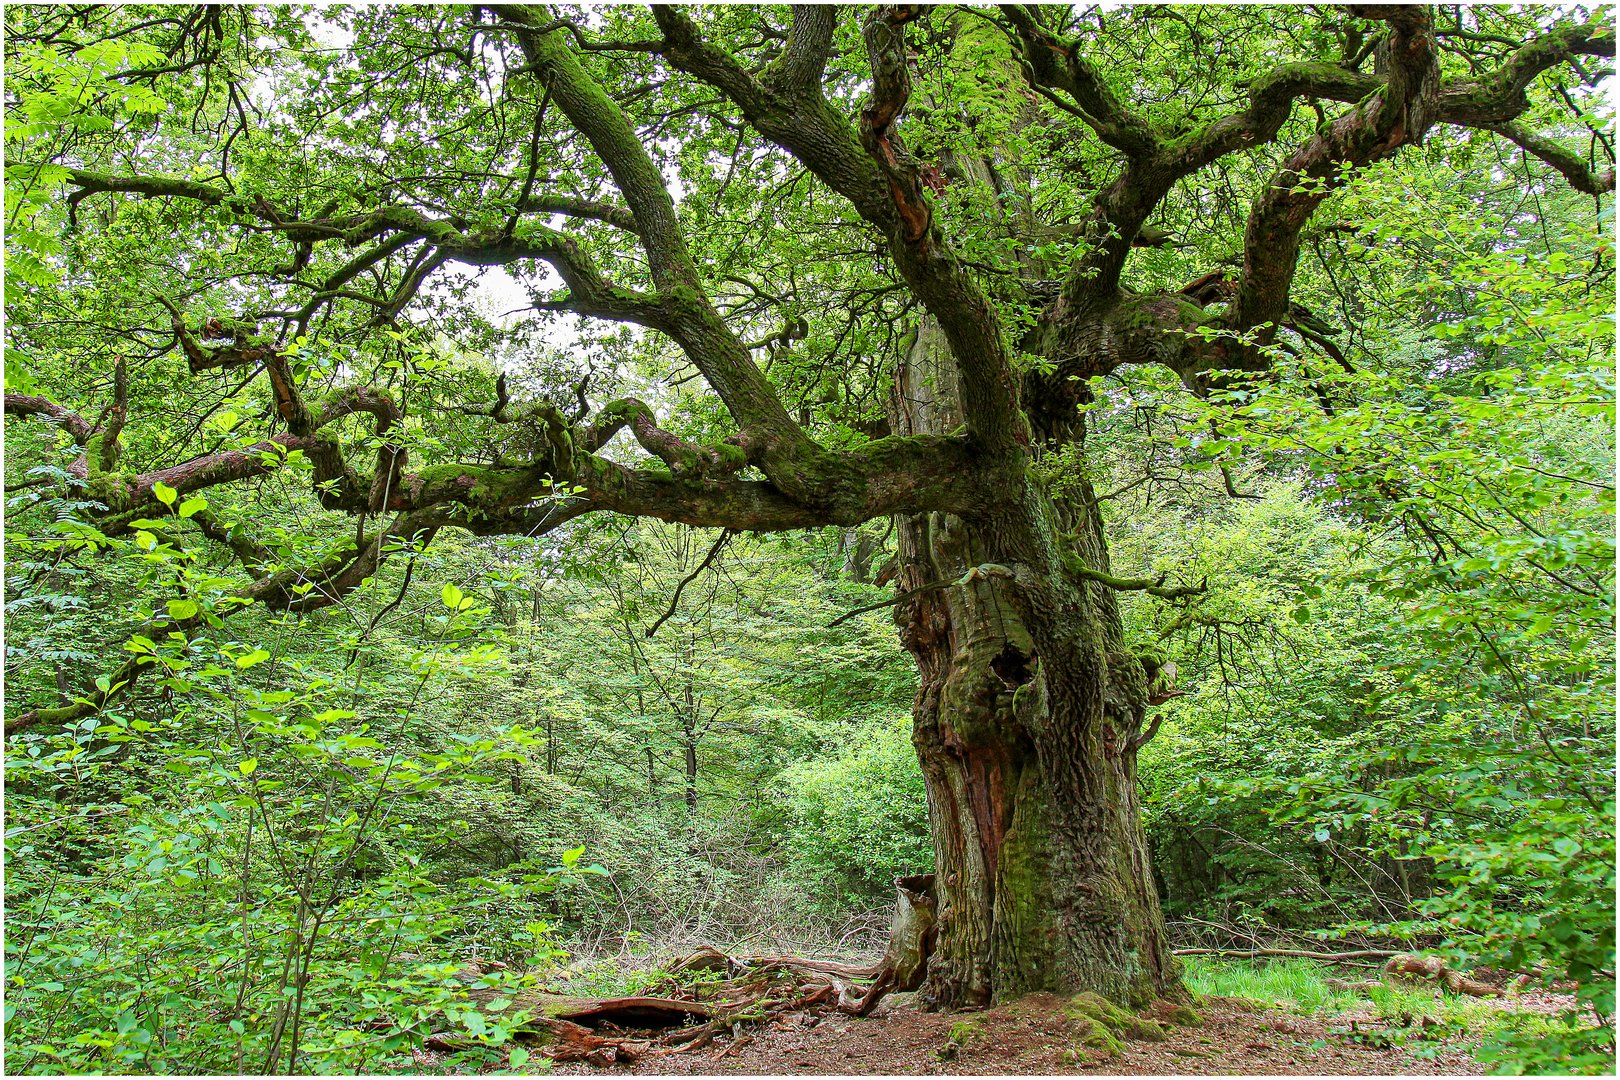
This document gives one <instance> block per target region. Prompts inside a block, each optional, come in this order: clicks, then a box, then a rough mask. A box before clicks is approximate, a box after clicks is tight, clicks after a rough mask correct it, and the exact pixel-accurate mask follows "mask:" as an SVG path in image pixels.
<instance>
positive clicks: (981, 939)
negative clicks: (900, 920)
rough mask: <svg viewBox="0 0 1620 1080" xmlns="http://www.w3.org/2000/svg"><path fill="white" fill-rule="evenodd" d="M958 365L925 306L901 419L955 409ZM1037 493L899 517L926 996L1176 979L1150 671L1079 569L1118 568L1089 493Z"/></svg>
mask: <svg viewBox="0 0 1620 1080" xmlns="http://www.w3.org/2000/svg"><path fill="white" fill-rule="evenodd" d="M954 373H955V365H954V364H952V363H951V362H950V360H949V354H948V352H947V350H946V348H945V346H944V343H943V341H942V340H941V338H940V335H939V334H938V332H937V330H936V329H935V328H934V327H933V326H932V325H931V324H929V323H925V324H924V325H923V327H922V328H921V329H920V331H919V333H918V335H917V338H916V340H915V342H914V343H913V345H912V347H911V348H910V350H909V352H908V354H907V355H906V357H905V358H904V362H903V363H902V365H901V367H900V369H899V370H898V372H897V378H896V388H895V396H894V401H893V407H892V420H893V424H894V427H895V430H896V432H897V433H899V434H922V433H945V432H948V431H950V430H952V429H954V428H955V427H957V426H958V425H959V423H960V422H961V421H960V416H961V411H960V405H959V401H958V388H957V383H956V379H955V374H954ZM1069 434H1071V435H1072V436H1075V437H1077V436H1078V434H1079V432H1078V430H1076V431H1075V432H1072V433H1069ZM1022 494H1023V497H1022V498H1019V499H1015V500H1008V502H1009V503H1011V504H1012V510H1011V511H1010V512H1006V513H1002V514H998V515H996V516H995V517H987V518H984V519H973V520H968V519H964V518H962V517H958V516H956V515H953V514H946V513H931V514H917V515H906V516H902V517H900V518H899V519H898V526H899V531H898V535H899V543H900V556H899V558H900V566H901V570H900V582H899V584H900V588H901V590H902V594H903V595H905V594H907V593H910V592H911V591H914V590H922V591H920V592H917V593H916V594H915V595H914V596H910V597H909V598H908V599H907V600H906V601H904V602H902V604H901V605H900V606H899V609H898V612H897V618H898V620H899V621H900V624H901V628H902V629H901V636H902V638H903V640H904V642H905V644H906V647H907V648H908V649H909V650H910V651H911V653H912V654H913V656H914V657H915V658H916V661H917V667H918V674H919V677H920V686H919V689H918V692H917V700H916V706H915V715H914V719H915V731H914V736H913V738H914V742H915V744H916V747H917V754H918V758H919V760H920V762H921V765H922V771H923V776H924V779H925V781H926V784H927V790H928V805H929V817H930V821H931V824H932V827H933V833H934V849H935V871H936V873H935V891H936V895H937V897H938V937H937V942H936V944H935V947H934V951H933V954H932V956H931V957H930V959H929V976H928V982H927V985H926V986H925V988H924V993H925V995H926V996H927V997H928V998H930V999H932V1000H933V1001H934V1002H935V1003H937V1004H939V1005H942V1006H949V1005H960V1004H979V1003H985V1002H989V1001H992V1000H1005V999H1007V998H1011V997H1016V996H1018V995H1019V994H1023V993H1027V992H1029V991H1034V990H1058V991H1077V990H1094V991H1096V992H1098V993H1101V994H1103V995H1104V996H1106V997H1109V998H1111V999H1113V1000H1116V1001H1121V1002H1136V1003H1142V1002H1145V1001H1147V1000H1149V999H1152V998H1155V997H1162V996H1166V995H1172V996H1173V995H1175V994H1177V993H1179V982H1178V969H1177V965H1176V963H1175V961H1174V959H1173V957H1172V956H1171V955H1170V951H1169V947H1168V944H1167V942H1166V940H1165V934H1164V926H1163V920H1162V918H1161V916H1160V913H1159V904H1158V897H1157V896H1156V895H1155V893H1154V891H1153V885H1152V878H1151V875H1150V874H1149V872H1148V856H1147V848H1146V841H1145V838H1144V836H1143V832H1142V826H1141V820H1140V813H1139V807H1138V803H1137V797H1136V790H1135V787H1136V767H1135V750H1134V749H1133V747H1132V744H1131V740H1132V737H1133V736H1134V735H1135V734H1136V732H1137V730H1138V728H1139V727H1140V724H1141V721H1142V715H1143V711H1144V709H1145V705H1146V696H1147V694H1146V676H1145V673H1144V671H1143V668H1142V666H1141V664H1140V662H1139V661H1138V660H1137V658H1136V657H1135V656H1133V655H1132V654H1130V653H1129V652H1127V651H1126V650H1125V648H1124V643H1123V636H1122V631H1121V625H1120V619H1119V612H1118V608H1117V606H1116V605H1115V603H1114V599H1113V596H1112V595H1111V594H1110V593H1109V591H1108V590H1107V589H1106V588H1104V587H1101V586H1098V585H1095V584H1091V583H1088V582H1085V581H1084V580H1078V579H1076V578H1075V577H1074V576H1072V575H1071V574H1070V573H1069V572H1068V571H1066V570H1065V565H1066V561H1067V560H1072V559H1073V558H1075V557H1076V556H1078V557H1079V558H1080V559H1081V560H1084V562H1085V563H1086V564H1088V565H1090V566H1093V567H1097V568H1099V569H1101V568H1105V567H1106V562H1105V560H1106V555H1105V552H1104V548H1103V543H1102V534H1101V530H1100V528H1099V527H1098V521H1097V515H1096V510H1095V507H1094V505H1092V504H1091V503H1089V502H1088V501H1086V498H1085V497H1086V496H1089V491H1082V493H1081V498H1080V499H1077V500H1074V501H1065V502H1064V503H1059V502H1056V501H1054V500H1052V499H1051V498H1049V497H1048V495H1047V494H1046V493H1045V492H1044V491H1042V490H1041V489H1039V488H1038V487H1037V486H1036V485H1035V484H1033V483H1031V484H1030V486H1029V490H1027V491H1025V492H1024V493H1022ZM1012 567H1017V568H1018V570H1017V571H1016V572H1015V571H1014V570H1012V569H1009V568H1012ZM1043 571H1044V572H1043ZM941 583H950V584H946V585H943V587H941ZM930 586H933V587H930Z"/></svg>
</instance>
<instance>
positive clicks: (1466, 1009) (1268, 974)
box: [1182, 956, 1502, 1030]
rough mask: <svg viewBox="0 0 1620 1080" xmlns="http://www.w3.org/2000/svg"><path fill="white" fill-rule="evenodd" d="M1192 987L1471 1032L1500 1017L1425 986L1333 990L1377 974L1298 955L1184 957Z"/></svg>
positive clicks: (1479, 1003) (1476, 1001)
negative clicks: (1409, 1017)
mask: <svg viewBox="0 0 1620 1080" xmlns="http://www.w3.org/2000/svg"><path fill="white" fill-rule="evenodd" d="M1182 963H1183V964H1184V965H1185V967H1186V975H1185V981H1186V984H1187V987H1188V989H1190V990H1192V991H1193V992H1194V993H1197V994H1205V995H1213V996H1219V997H1241V998H1249V999H1251V1000H1253V1001H1258V1002H1261V1003H1262V1004H1266V1005H1281V1006H1283V1007H1284V1008H1288V1009H1293V1010H1295V1011H1297V1012H1302V1013H1329V1014H1331V1013H1344V1012H1369V1011H1370V1012H1372V1013H1375V1014H1376V1015H1377V1016H1378V1017H1380V1018H1382V1019H1398V1018H1400V1017H1401V1016H1402V1015H1403V1014H1414V1015H1424V1016H1430V1017H1433V1018H1434V1019H1436V1020H1440V1021H1445V1022H1447V1023H1449V1024H1454V1025H1458V1026H1461V1027H1464V1028H1467V1029H1473V1030H1479V1029H1480V1028H1482V1027H1485V1026H1487V1023H1488V1021H1491V1020H1493V1019H1500V1017H1501V1015H1502V1014H1501V1012H1500V1010H1497V1009H1493V1008H1492V1007H1491V1005H1490V1004H1489V1003H1488V1002H1487V1001H1486V1000H1485V999H1483V998H1471V997H1459V996H1455V995H1452V994H1446V993H1443V992H1442V991H1440V990H1439V989H1437V988H1435V987H1432V986H1426V985H1423V984H1408V985H1402V984H1400V983H1396V982H1388V983H1385V984H1383V985H1381V986H1377V987H1371V988H1369V989H1367V990H1366V991H1365V992H1357V991H1353V990H1342V989H1338V988H1335V987H1333V986H1330V985H1329V984H1328V980H1330V979H1345V978H1352V979H1367V978H1374V977H1376V976H1375V975H1374V973H1372V972H1365V973H1363V972H1361V970H1360V969H1353V970H1354V971H1355V974H1347V972H1346V970H1345V969H1342V968H1334V967H1332V966H1331V965H1328V964H1323V963H1319V962H1317V961H1314V960H1300V959H1295V958H1292V957H1289V958H1280V959H1277V960H1271V961H1265V960H1261V961H1253V960H1222V959H1219V958H1216V957H1208V956H1186V957H1183V958H1182Z"/></svg>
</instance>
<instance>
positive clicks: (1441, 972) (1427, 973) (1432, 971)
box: [1384, 953, 1502, 997]
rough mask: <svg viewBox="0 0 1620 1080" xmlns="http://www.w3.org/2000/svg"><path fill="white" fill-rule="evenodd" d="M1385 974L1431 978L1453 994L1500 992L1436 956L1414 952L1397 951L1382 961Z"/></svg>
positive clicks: (1486, 995)
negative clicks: (1420, 954) (1448, 965)
mask: <svg viewBox="0 0 1620 1080" xmlns="http://www.w3.org/2000/svg"><path fill="white" fill-rule="evenodd" d="M1384 974H1385V975H1416V976H1418V977H1420V978H1427V979H1433V980H1434V981H1435V983H1436V984H1438V985H1440V986H1443V987H1445V988H1446V989H1447V990H1450V991H1451V992H1452V993H1454V994H1468V995H1470V996H1472V997H1497V996H1498V995H1500V994H1501V993H1502V991H1501V990H1500V989H1498V988H1497V987H1494V986H1491V985H1490V984H1489V983H1482V982H1480V981H1479V980H1478V979H1470V978H1469V977H1468V976H1466V975H1464V974H1463V973H1462V972H1460V971H1457V970H1456V969H1454V968H1449V967H1446V963H1445V961H1444V960H1441V959H1440V958H1439V957H1438V956H1419V955H1418V954H1416V953H1397V954H1395V955H1394V956H1391V957H1390V958H1389V959H1388V960H1387V961H1385V963H1384Z"/></svg>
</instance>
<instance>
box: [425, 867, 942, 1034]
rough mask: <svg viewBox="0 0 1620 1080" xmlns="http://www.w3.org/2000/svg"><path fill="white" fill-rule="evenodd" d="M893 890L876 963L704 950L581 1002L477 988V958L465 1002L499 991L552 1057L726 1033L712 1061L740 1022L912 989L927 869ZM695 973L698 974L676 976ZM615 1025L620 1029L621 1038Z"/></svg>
mask: <svg viewBox="0 0 1620 1080" xmlns="http://www.w3.org/2000/svg"><path fill="white" fill-rule="evenodd" d="M895 890H896V901H895V914H894V920H893V925H892V927H891V932H890V940H889V947H888V949H887V951H886V952H885V953H884V955H883V958H882V959H880V960H878V961H876V962H875V963H867V964H858V963H857V964H852V963H845V962H841V961H836V960H807V959H803V958H800V957H794V956H742V957H736V956H727V955H726V954H725V953H723V952H721V951H720V950H718V949H714V948H711V947H708V946H705V947H703V948H701V949H699V950H698V951H697V952H695V953H693V954H692V955H690V956H687V957H683V958H681V959H680V960H677V961H675V962H674V963H672V964H670V965H669V967H668V968H667V971H668V974H667V975H666V976H665V977H664V978H663V979H661V980H660V981H659V982H657V983H655V984H653V985H652V986H649V987H648V988H647V989H648V991H649V992H648V993H644V994H637V995H631V996H628V997H614V998H585V997H575V996H570V995H566V994H558V993H555V992H553V991H549V990H528V991H521V992H519V993H516V994H514V993H512V992H511V991H510V990H508V989H501V990H496V989H494V988H489V987H485V986H484V985H483V984H482V981H481V980H482V978H483V975H484V972H483V970H482V969H481V967H480V966H478V965H476V964H474V965H469V966H468V967H467V968H466V969H464V971H463V973H462V975H461V981H462V982H464V983H466V984H467V985H468V988H469V989H468V993H469V995H470V997H471V998H472V999H473V1000H474V1001H477V1002H480V1003H486V1002H489V1001H491V1000H493V999H494V998H496V997H498V996H499V997H506V998H509V999H510V1001H511V1005H512V1006H513V1007H515V1009H517V1010H524V1011H527V1012H528V1013H529V1014H530V1015H529V1019H528V1020H526V1021H525V1022H524V1023H523V1025H522V1027H520V1028H519V1032H520V1033H521V1034H523V1035H527V1036H530V1037H538V1038H539V1039H540V1040H542V1042H543V1043H544V1045H543V1047H542V1049H541V1053H543V1054H545V1055H546V1056H548V1057H550V1058H552V1059H553V1060H555V1061H585V1062H589V1063H591V1064H594V1065H608V1064H614V1063H621V1064H628V1063H630V1062H633V1061H635V1060H636V1059H638V1058H640V1057H644V1056H661V1055H664V1054H685V1053H691V1052H693V1051H695V1050H700V1049H702V1048H704V1047H706V1046H708V1045H710V1044H711V1043H712V1042H713V1041H714V1040H715V1038H716V1037H717V1036H720V1035H721V1034H722V1033H724V1032H726V1031H728V1030H729V1031H730V1033H731V1039H732V1042H731V1044H730V1045H729V1046H728V1047H727V1048H725V1049H723V1050H722V1051H721V1052H720V1053H719V1054H718V1055H717V1056H716V1057H715V1060H717V1061H718V1060H720V1059H721V1058H723V1057H726V1056H728V1055H729V1054H731V1053H733V1052H735V1050H736V1049H737V1048H739V1047H740V1046H741V1045H742V1044H743V1043H744V1042H746V1041H747V1040H748V1039H749V1036H748V1035H745V1034H744V1031H745V1028H746V1027H748V1026H751V1025H755V1024H759V1023H764V1022H767V1021H769V1020H772V1019H775V1018H777V1017H779V1016H781V1015H782V1014H784V1013H789V1012H797V1013H800V1014H804V1015H812V1016H815V1015H820V1014H821V1013H824V1012H826V1011H831V1010H836V1011H838V1012H841V1013H844V1014H847V1015H851V1016H865V1015H867V1014H868V1013H870V1012H871V1011H872V1010H873V1009H874V1008H875V1007H876V1006H877V1004H878V1002H880V1001H881V1000H882V999H883V997H884V996H885V995H886V994H888V993H890V992H891V991H895V990H903V991H911V990H915V989H916V988H917V987H918V986H920V985H921V984H922V981H923V979H924V977H925V976H926V974H927V969H928V954H929V952H930V951H931V949H932V946H933V939H934V927H935V916H934V906H935V900H934V896H933V875H932V874H921V875H917V876H915V877H904V878H897V879H895ZM698 973H701V974H703V975H704V976H706V977H705V978H702V979H697V980H693V979H684V980H683V979H682V978H681V976H683V975H685V976H690V975H693V974H698ZM508 1015H511V1014H508ZM621 1029H628V1030H625V1031H624V1033H623V1034H620V1031H621ZM660 1031H662V1032H663V1033H662V1034H658V1032H660ZM608 1032H611V1034H610V1033H608ZM475 1042H476V1040H472V1039H468V1038H465V1037H462V1036H458V1035H456V1034H454V1033H451V1032H435V1033H434V1034H433V1035H431V1036H429V1038H428V1039H427V1043H426V1045H427V1047H428V1048H429V1049H435V1050H460V1049H466V1048H468V1047H470V1046H471V1045H473V1044H474V1043H475Z"/></svg>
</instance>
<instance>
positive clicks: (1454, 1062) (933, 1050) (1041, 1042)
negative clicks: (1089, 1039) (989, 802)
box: [553, 994, 1568, 1076]
mask: <svg viewBox="0 0 1620 1080" xmlns="http://www.w3.org/2000/svg"><path fill="white" fill-rule="evenodd" d="M1567 1002H1568V999H1567V998H1564V997H1563V996H1562V995H1534V994H1526V995H1524V996H1523V997H1522V998H1516V999H1513V1000H1512V1001H1511V1002H1509V1001H1504V1002H1502V1007H1504V1008H1512V1009H1514V1010H1515V1011H1525V1012H1555V1011H1558V1010H1559V1009H1561V1008H1563V1007H1565V1006H1566V1004H1567ZM1066 1004H1067V1003H1066V1002H1065V1001H1064V1000H1063V999H1061V998H1058V997H1054V996H1052V995H1046V994H1033V995H1031V996H1029V997H1026V998H1023V999H1021V1000H1019V1001H1016V1002H1012V1003H1011V1004H1008V1005H1003V1006H999V1007H997V1008H994V1009H987V1010H983V1011H979V1012H966V1013H927V1012H922V1011H919V1010H916V1009H914V1008H910V1007H900V1008H892V1007H891V1008H888V1009H884V1010H880V1012H879V1015H876V1016H872V1017H868V1018H864V1019H860V1018H854V1017H848V1016H841V1015H838V1014H829V1015H825V1016H815V1015H813V1014H810V1013H793V1014H788V1015H786V1016H782V1017H779V1018H777V1019H776V1020H774V1021H772V1022H771V1023H770V1024H768V1025H766V1026H764V1027H762V1028H759V1029H756V1030H754V1031H751V1032H743V1033H741V1034H740V1035H739V1036H738V1037H736V1038H724V1037H722V1038H720V1039H716V1040H715V1042H714V1043H712V1044H710V1045H709V1046H708V1047H705V1048H704V1049H703V1050H701V1051H698V1052H694V1053H684V1054H667V1055H663V1056H647V1057H643V1058H641V1059H639V1060H637V1061H636V1062H635V1063H634V1064H631V1065H618V1066H613V1067H609V1068H595V1067H592V1066H589V1065H583V1064H572V1065H558V1066H557V1067H556V1068H555V1069H554V1070H553V1071H554V1072H556V1073H561V1074H565V1075H585V1074H597V1073H611V1072H616V1073H632V1074H648V1075H651V1074H659V1075H727V1074H734V1075H735V1074H740V1075H760V1074H764V1075H785V1074H809V1075H828V1074H831V1075H843V1074H857V1075H932V1074H943V1075H962V1076H990V1075H1032V1074H1033V1075H1040V1074H1046V1075H1051V1074H1058V1075H1080V1076H1083V1075H1088V1074H1090V1075H1106V1076H1118V1075H1125V1076H1166V1075H1215V1076H1219V1075H1267V1074H1278V1075H1293V1074H1324V1075H1408V1076H1478V1075H1481V1073H1482V1067H1481V1066H1480V1064H1479V1063H1478V1062H1477V1061H1476V1060H1475V1059H1474V1056H1473V1043H1472V1041H1471V1040H1470V1039H1468V1037H1467V1036H1460V1037H1454V1038H1452V1039H1451V1040H1450V1041H1438V1040H1435V1041H1420V1042H1417V1043H1416V1047H1417V1048H1416V1049H1415V1050H1414V1049H1412V1048H1410V1047H1390V1046H1380V1045H1378V1044H1379V1043H1380V1042H1381V1041H1382V1040H1381V1039H1380V1038H1379V1033H1381V1032H1383V1031H1387V1030H1388V1026H1387V1024H1386V1022H1384V1021H1381V1020H1379V1019H1378V1018H1377V1017H1375V1016H1374V1015H1373V1014H1372V1013H1371V1012H1367V1013H1347V1014H1342V1015H1337V1016H1301V1015H1299V1014H1298V1013H1294V1012H1290V1011H1288V1010H1287V1009H1284V1008H1280V1007H1274V1006H1268V1005H1262V1004H1259V1003H1256V1002H1251V1001H1246V1000H1244V999H1239V998H1208V999H1205V1000H1204V1001H1203V1002H1202V1003H1201V1004H1200V1005H1199V1006H1198V1010H1197V1011H1198V1013H1199V1015H1200V1016H1201V1017H1202V1020H1203V1022H1202V1023H1201V1024H1199V1025H1197V1026H1173V1025H1172V1026H1167V1029H1166V1030H1167V1035H1168V1037H1167V1038H1166V1040H1165V1041H1163V1042H1149V1041H1139V1040H1137V1041H1126V1042H1125V1043H1124V1048H1123V1051H1122V1052H1120V1053H1118V1054H1115V1055H1110V1054H1109V1053H1107V1052H1106V1051H1104V1050H1098V1049H1092V1048H1089V1047H1085V1046H1082V1045H1081V1041H1080V1040H1081V1038H1082V1037H1083V1036H1084V1035H1085V1034H1086V1031H1087V1024H1086V1022H1085V1021H1084V1020H1077V1019H1073V1018H1071V1016H1070V1015H1069V1011H1068V1010H1067V1009H1066V1007H1065V1006H1066ZM1419 1019H1421V1018H1419ZM1352 1023H1353V1025H1354V1027H1353V1028H1352ZM1369 1044H1370V1045H1369Z"/></svg>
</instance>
